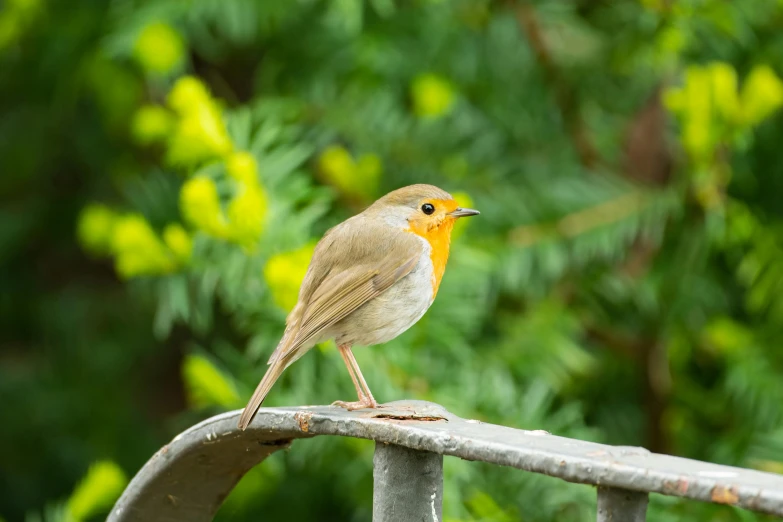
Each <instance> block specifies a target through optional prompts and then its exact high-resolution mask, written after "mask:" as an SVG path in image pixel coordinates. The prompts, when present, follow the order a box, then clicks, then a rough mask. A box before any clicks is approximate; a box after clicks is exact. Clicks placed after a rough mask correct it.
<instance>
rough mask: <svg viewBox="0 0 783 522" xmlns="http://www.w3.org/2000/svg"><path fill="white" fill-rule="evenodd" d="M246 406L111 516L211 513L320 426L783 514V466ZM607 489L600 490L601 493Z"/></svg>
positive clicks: (148, 477)
mask: <svg viewBox="0 0 783 522" xmlns="http://www.w3.org/2000/svg"><path fill="white" fill-rule="evenodd" d="M239 414H240V412H239V411H235V412H230V413H226V414H223V415H218V416H216V417H212V418H211V419H208V420H206V421H204V422H202V423H200V424H198V425H196V426H194V427H192V428H190V429H189V430H187V431H185V432H183V433H182V434H180V435H178V436H177V437H176V438H175V439H174V440H173V441H171V443H169V444H168V445H166V446H165V447H164V448H163V449H161V450H160V451H159V452H158V453H156V454H155V455H154V456H153V457H152V459H150V461H149V462H147V464H146V465H145V466H144V467H143V468H142V469H141V471H139V473H138V474H137V475H136V476H135V477H134V479H133V480H132V481H131V483H130V485H129V486H128V488H127V489H126V490H125V492H124V493H123V495H122V496H121V497H120V499H119V500H118V501H117V504H116V505H115V507H114V509H113V510H112V512H111V514H110V515H109V518H108V520H109V521H110V522H136V521H139V522H141V521H146V522H172V521H179V520H181V521H185V520H188V521H196V522H200V521H207V520H211V519H212V515H213V514H214V513H215V512H216V511H217V509H218V507H219V505H220V502H221V501H222V499H223V498H225V497H226V496H227V495H228V493H229V492H230V491H231V489H232V488H233V487H234V485H235V484H236V482H237V481H238V480H239V479H240V478H241V476H242V475H243V474H244V473H245V472H246V471H247V470H249V469H250V468H252V467H253V466H254V465H256V464H258V463H259V462H261V461H263V460H264V459H265V458H266V457H267V456H268V455H269V454H271V453H272V452H274V451H276V450H277V449H281V448H283V447H286V445H287V444H288V443H289V442H290V441H291V439H295V438H307V437H312V436H315V435H340V436H345V437H358V438H363V439H371V440H374V441H376V442H378V443H388V444H394V445H397V446H403V447H406V448H410V449H412V450H418V451H427V452H431V453H436V454H440V455H451V456H455V457H459V458H462V459H466V460H479V461H483V462H488V463H491V464H498V465H502V466H510V467H514V468H517V469H522V470H526V471H532V472H535V473H543V474H545V475H549V476H552V477H558V478H561V479H563V480H567V481H569V482H579V483H582V484H593V485H600V486H601V487H602V488H617V489H621V490H632V491H640V492H650V493H660V494H663V495H672V496H678V497H684V498H690V499H693V500H701V501H706V502H713V503H719V504H729V505H733V506H736V507H741V508H745V509H749V510H752V511H759V512H762V513H768V514H771V515H777V516H783V475H777V474H774V473H764V472H760V471H755V470H750V469H743V468H734V467H730V466H720V465H717V464H710V463H706V462H699V461H695V460H689V459H682V458H677V457H671V456H668V455H656V454H654V453H650V452H649V451H647V450H645V449H643V448H635V447H622V446H607V445H605V444H597V443H593V442H586V441H581V440H574V439H567V438H564V437H557V436H555V435H551V434H549V433H546V432H544V431H540V430H532V431H530V430H519V429H512V428H507V427H504V426H496V425H492V424H485V423H482V422H478V421H473V420H464V419H461V418H459V417H457V416H455V415H452V414H451V413H449V412H447V411H446V410H444V409H443V408H442V407H441V406H438V405H437V404H432V403H426V402H420V401H408V402H399V403H390V404H386V405H383V407H382V408H379V409H377V410H373V411H367V410H358V411H346V410H344V409H342V408H338V407H330V406H307V407H300V408H262V409H261V410H259V412H258V415H257V416H256V418H255V420H254V421H253V423H252V424H251V425H250V427H249V428H248V429H247V431H244V432H240V431H238V430H237V429H236V424H237V419H238V418H239ZM607 495H609V494H607ZM602 496H604V495H603V494H599V502H602V500H601V497H602ZM438 498H439V497H438V496H437V495H436V500H437V499H438ZM606 499H611V496H606ZM609 502H610V504H609V505H608V507H611V505H613V504H612V502H611V500H610V501H609ZM637 504H638V503H637ZM602 505H603V504H602ZM610 514H611V513H610ZM631 520H633V519H631ZM640 520H643V519H640Z"/></svg>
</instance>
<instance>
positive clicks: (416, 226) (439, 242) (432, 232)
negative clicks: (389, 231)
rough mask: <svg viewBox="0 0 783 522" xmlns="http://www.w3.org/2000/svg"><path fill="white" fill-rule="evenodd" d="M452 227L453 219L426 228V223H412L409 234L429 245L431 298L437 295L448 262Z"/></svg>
mask: <svg viewBox="0 0 783 522" xmlns="http://www.w3.org/2000/svg"><path fill="white" fill-rule="evenodd" d="M453 227H454V220H453V219H445V220H443V221H442V222H441V223H440V224H439V225H437V226H428V224H427V223H419V222H413V223H411V225H410V229H409V231H410V232H413V233H414V234H416V235H417V236H419V237H422V238H424V239H425V240H427V242H428V243H429V244H430V261H432V298H433V299H435V295H437V293H438V287H440V281H441V279H443V273H444V272H445V271H446V262H447V261H448V260H449V245H450V243H451V229H452V228H453Z"/></svg>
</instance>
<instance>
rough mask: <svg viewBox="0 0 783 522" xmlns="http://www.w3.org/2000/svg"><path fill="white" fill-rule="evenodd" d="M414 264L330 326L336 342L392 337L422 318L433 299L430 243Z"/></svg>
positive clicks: (368, 343)
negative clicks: (377, 293)
mask: <svg viewBox="0 0 783 522" xmlns="http://www.w3.org/2000/svg"><path fill="white" fill-rule="evenodd" d="M422 241H423V242H424V243H425V244H426V248H425V249H424V252H423V253H422V256H421V258H420V259H419V262H418V264H417V265H416V267H415V268H414V269H413V270H412V271H411V272H410V273H409V274H408V275H407V276H405V277H403V278H402V279H400V280H399V281H397V282H396V283H395V284H394V285H392V287H391V288H389V289H388V290H386V291H385V292H384V293H382V294H381V295H379V296H378V297H376V298H374V299H372V300H371V301H369V302H368V303H366V304H365V305H363V306H362V307H360V308H359V309H357V310H356V311H355V312H353V313H352V314H351V315H350V316H348V317H346V318H345V319H344V320H342V321H340V322H339V323H337V324H336V325H335V327H334V328H333V329H331V330H332V334H333V336H334V340H335V342H336V343H337V344H350V345H354V344H356V345H360V346H371V345H374V344H381V343H385V342H388V341H391V340H392V339H394V338H395V337H397V336H398V335H400V334H401V333H403V332H404V331H405V330H407V329H408V328H410V327H411V326H413V325H414V324H415V323H416V321H418V320H419V319H421V317H422V316H423V315H424V313H425V312H426V311H427V309H428V308H429V307H430V305H431V304H432V301H433V295H432V262H431V261H430V245H429V243H427V242H426V241H424V240H423V239H422Z"/></svg>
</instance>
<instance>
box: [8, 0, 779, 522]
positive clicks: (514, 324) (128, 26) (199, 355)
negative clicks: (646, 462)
mask: <svg viewBox="0 0 783 522" xmlns="http://www.w3.org/2000/svg"><path fill="white" fill-rule="evenodd" d="M781 23H783V3H782V2H780V1H772V0H770V1H767V2H724V1H721V0H683V1H678V2H674V1H668V0H640V1H636V0H620V1H616V2H591V1H588V0H578V1H575V2H543V1H541V2H533V3H527V2H523V1H522V0H519V1H518V2H513V1H512V2H491V1H488V0H451V1H446V0H441V1H435V0H429V1H428V0H412V1H394V0H368V1H364V0H342V1H340V2H326V1H323V0H309V1H305V2H295V3H291V2H285V1H282V0H265V1H263V2H262V1H255V0H189V1H182V0H157V1H141V0H126V1H122V2H99V1H81V2H72V3H63V2H51V3H44V2H42V1H40V0H9V1H6V2H4V3H3V4H2V6H0V107H1V108H2V114H3V118H2V119H0V158H3V159H2V174H3V176H2V177H1V178H0V195H1V196H2V201H3V205H2V206H0V215H1V216H2V219H0V263H1V264H2V270H0V285H2V293H0V322H1V323H0V331H2V332H3V337H2V340H1V341H0V346H1V347H2V352H0V362H1V364H0V401H1V402H2V404H3V407H2V408H0V424H2V426H3V429H2V430H0V516H2V517H5V520H7V521H8V522H13V521H16V520H30V521H33V520H47V521H54V520H69V519H70V518H74V517H75V518H77V519H80V520H81V519H84V520H87V519H90V518H96V517H100V516H102V515H105V511H106V510H107V509H108V507H109V506H110V505H111V503H112V502H113V500H114V498H116V496H117V495H118V494H119V491H121V489H122V487H123V485H124V483H125V476H126V475H132V474H133V473H135V472H136V470H138V469H139V467H140V466H141V465H142V464H143V463H144V462H145V461H146V459H147V458H149V457H150V456H151V455H152V454H153V453H154V451H156V450H157V449H158V448H159V447H160V446H161V445H163V444H164V443H165V442H166V441H167V440H169V439H170V438H171V437H172V436H173V435H174V434H176V433H177V432H179V431H181V430H182V429H184V428H185V427H187V426H189V425H190V424H192V423H194V422H196V421H198V420H199V419H202V418H204V417H206V416H208V415H210V414H213V413H216V412H219V411H223V410H226V409H232V408H237V407H241V406H242V405H243V403H244V400H245V399H246V398H247V397H248V396H249V395H250V392H251V390H252V389H253V387H254V386H255V384H256V383H257V381H258V379H259V378H260V377H261V375H262V374H263V372H264V370H265V367H266V364H265V363H266V360H267V358H268V356H269V354H270V353H271V351H272V350H273V348H274V346H275V345H276V343H277V341H278V339H279V337H280V335H281V333H282V331H283V326H284V318H285V315H286V312H287V311H288V310H289V309H290V308H291V307H292V306H293V304H294V303H295V300H296V293H297V289H298V284H299V282H300V281H301V279H302V277H303V275H304V272H305V270H306V267H307V263H308V261H309V257H310V255H311V253H312V249H313V245H314V242H315V241H316V240H317V239H318V238H319V237H320V236H321V235H322V234H323V232H324V231H325V230H326V229H327V228H328V227H330V226H332V225H334V224H336V223H338V222H339V221H341V220H343V219H345V218H347V217H349V216H350V215H352V214H354V213H356V212H358V211H360V210H361V209H362V208H363V207H364V206H366V205H367V204H368V203H370V202H371V201H372V200H373V199H375V198H377V197H378V196H380V195H382V194H383V193H385V192H387V191H389V190H392V189H394V188H398V187H400V186H403V185H406V184H410V183H416V182H427V183H432V184H436V185H439V186H441V187H443V188H445V189H447V190H449V191H451V192H452V193H454V194H455V195H456V196H457V197H458V198H459V199H460V201H462V202H463V203H465V204H467V202H472V205H475V206H476V207H477V208H479V209H480V210H481V211H482V215H481V217H479V218H476V219H474V220H471V221H470V222H466V223H464V224H461V225H460V227H459V228H458V229H457V230H456V231H455V237H454V245H453V249H452V259H451V261H450V264H449V269H448V270H447V274H446V276H445V278H444V281H443V284H442V286H441V289H440V295H439V297H438V299H437V300H436V302H435V304H434V305H433V307H432V309H431V310H430V311H429V312H428V313H427V315H425V317H424V318H423V319H422V320H421V321H420V322H419V324H417V325H416V326H415V327H413V328H412V329H411V330H410V331H409V332H407V333H405V334H404V335H402V336H401V337H400V338H399V339H396V340H394V341H392V342H390V343H388V344H387V345H385V346H384V347H377V348H372V349H359V350H357V353H356V355H357V358H358V359H359V362H360V364H361V367H362V369H363V371H364V373H365V375H366V377H367V379H368V381H369V382H370V384H371V386H372V389H373V392H374V393H375V395H376V397H378V398H379V399H380V400H382V401H386V400H395V399H402V398H417V399H426V400H431V401H435V402H438V403H441V404H443V405H444V406H446V407H447V408H448V409H450V410H451V411H452V412H454V413H456V414H458V415H460V416H462V417H465V418H477V419H482V420H484V421H488V422H494V423H499V424H505V425H508V426H513V427H520V428H531V429H545V430H548V431H551V432H554V433H557V434H559V435H564V436H569V437H577V438H583V439H588V440H598V441H603V442H608V443H613V444H624V445H644V446H646V447H648V448H651V449H653V450H654V451H659V452H668V453H673V454H677V455H683V456H687V457H692V458H697V459H704V460H709V461H714V462H719V463H726V464H732V465H739V466H747V467H753V468H757V469H762V470H766V471H772V472H778V473H781V472H783V444H781V440H783V439H782V437H783V385H782V384H781V383H783V352H781V350H780V348H779V346H780V345H781V343H783V330H782V329H781V327H780V325H781V320H783V268H782V267H783V235H782V234H783V205H781V202H780V199H781V194H783V149H781V147H780V143H781V140H783V116H781V110H780V109H781V106H783V82H782V81H781V76H783V65H781V64H783V33H781V31H780V30H779V28H780V26H781ZM352 394H353V388H352V386H351V382H350V379H349V378H348V375H347V373H346V370H345V369H344V367H343V365H342V361H341V360H340V358H339V357H337V354H336V350H335V348H334V346H333V344H331V343H326V344H323V345H320V346H318V347H317V348H316V349H314V350H313V351H312V352H311V353H310V354H308V355H307V356H306V357H304V358H303V359H301V360H300V361H299V362H297V363H296V364H295V365H294V366H293V367H291V368H290V369H289V370H288V371H287V372H286V374H284V376H283V378H282V379H281V381H280V382H279V383H278V384H277V385H276V387H275V388H274V389H273V391H272V393H271V394H270V396H269V398H268V400H267V405H269V406H274V405H282V404H288V405H293V404H314V403H321V404H323V403H329V402H331V401H334V400H337V399H350V398H351V397H352ZM107 459H108V460H107ZM371 461H372V445H371V444H370V443H367V442H366V441H359V440H327V439H324V440H318V439H316V440H310V441H302V442H299V443H296V444H294V447H293V449H292V451H290V452H288V453H285V454H282V453H281V454H278V455H275V456H274V457H272V458H271V459H269V461H267V462H266V463H264V464H263V465H262V466H260V467H258V468H257V469H255V470H253V471H252V472H251V473H249V474H248V476H247V477H246V478H245V479H243V481H242V482H241V483H240V484H239V486H238V487H237V489H236V490H235V491H234V493H233V494H232V495H231V496H230V497H229V498H228V499H227V501H226V504H225V506H224V508H223V509H222V510H221V512H220V514H219V517H218V518H219V519H221V520H231V521H239V520H254V519H256V518H257V517H258V514H259V513H264V514H265V515H266V516H267V517H268V518H269V519H270V520H275V519H285V520H305V519H317V520H327V518H325V517H326V515H324V514H325V513H329V515H328V516H329V517H331V518H329V519H330V520H367V519H368V518H369V516H370V512H371V511H370V508H371V506H370V502H371V483H372V480H371ZM92 463H96V464H94V465H92V467H90V466H91V464H92ZM88 470H89V471H88ZM82 477H86V478H82ZM96 477H97V478H96ZM445 480H446V485H445V487H446V491H447V492H448V494H447V495H446V499H445V509H444V516H445V518H446V520H449V521H479V520H481V521H505V520H519V519H521V520H540V521H550V520H557V521H577V520H588V519H590V517H591V516H592V512H593V510H594V506H595V495H594V492H593V491H591V489H590V488H587V487H583V486H578V485H569V484H565V483H562V482H559V481H557V480H553V479H549V478H547V477H542V476H537V475H531V474H525V473H521V472H517V471H513V470H509V469H502V468H496V467H492V466H488V465H484V464H480V463H468V462H463V461H456V460H453V459H447V461H446V479H445ZM77 484H80V485H79V486H78V487H77V486H76V485H77ZM302 498H307V499H308V502H302V501H301V499H302ZM651 511H652V513H651V518H652V519H654V520H667V521H668V520H671V521H686V520H718V521H739V520H742V521H745V520H763V519H764V517H761V516H756V515H753V514H749V513H744V512H740V511H738V510H734V509H733V508H730V507H725V506H712V505H705V504H699V503H691V502H683V501H680V500H677V499H670V498H660V497H655V498H653V501H652V505H651ZM69 517H70V518H69Z"/></svg>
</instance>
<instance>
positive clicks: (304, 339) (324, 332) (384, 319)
mask: <svg viewBox="0 0 783 522" xmlns="http://www.w3.org/2000/svg"><path fill="white" fill-rule="evenodd" d="M478 214H479V211H477V210H473V209H470V208H462V207H460V206H459V205H458V204H457V202H456V201H455V200H454V198H453V197H452V196H451V194H449V193H448V192H446V191H444V190H442V189H440V188H438V187H436V186H433V185H426V184H417V185H410V186H407V187H402V188H399V189H397V190H394V191H392V192H389V193H388V194H386V195H385V196H383V197H381V198H380V199H378V200H377V201H375V202H374V203H373V204H372V205H370V206H369V207H367V208H366V209H365V210H364V211H363V212H361V213H359V214H357V215H355V216H353V217H351V218H349V219H347V220H345V221H343V222H342V223H340V224H338V225H336V226H334V227H332V228H331V229H329V230H327V232H326V233H325V234H324V236H323V238H321V240H320V241H319V242H318V244H317V245H316V247H315V250H314V252H313V257H312V259H311V261H310V264H309V266H308V268H307V272H306V274H305V277H304V280H303V281H302V285H301V287H300V289H299V297H298V301H297V303H296V306H294V308H293V309H292V310H291V312H290V314H289V315H288V317H287V318H286V327H285V332H284V334H283V337H282V339H281V340H280V342H279V343H278V345H277V348H276V349H275V350H274V352H273V353H272V356H271V357H270V358H269V361H268V369H267V371H266V373H265V374H264V377H263V378H262V379H261V382H260V383H259V384H258V387H257V388H256V390H255V392H254V393H253V395H252V397H251V398H250V401H249V402H248V403H247V406H245V409H244V410H243V411H242V414H241V416H240V418H239V423H238V425H239V429H240V430H245V429H246V428H247V426H248V425H249V424H250V422H251V421H252V420H253V417H254V416H255V414H256V412H257V411H258V409H259V408H260V407H261V404H262V403H263V401H264V399H265V398H266V396H267V394H268V393H269V391H270V389H271V388H272V385H273V384H274V383H275V381H277V379H278V378H279V377H280V375H281V374H282V373H283V371H284V370H285V369H286V368H288V367H289V366H290V365H291V364H293V363H294V362H295V361H296V360H297V359H299V358H300V357H302V356H303V355H304V354H305V353H306V352H307V351H308V350H310V348H312V347H313V346H315V345H316V344H319V343H321V342H324V341H327V340H330V339H333V340H334V341H335V343H336V345H337V348H338V351H339V352H340V355H341V356H342V358H343V361H344V362H345V366H346V367H347V368H348V373H349V375H350V377H351V380H352V381H353V385H354V387H355V388H356V394H357V396H358V399H359V400H358V401H354V402H344V401H335V402H334V403H333V405H336V406H341V407H344V408H346V409H348V410H355V409H362V408H377V407H378V403H377V402H376V401H375V398H374V397H373V395H372V393H371V391H370V388H369V386H368V385H367V381H366V380H365V378H364V376H363V375H362V372H361V370H360V369H359V364H358V363H357V362H356V359H355V358H354V355H353V352H352V351H351V348H352V347H353V346H355V345H360V346H372V345H377V344H383V343H386V342H388V341H390V340H392V339H394V338H395V337H397V336H398V335H400V334H401V333H403V332H404V331H406V330H407V329H408V328H410V327H411V326H413V325H414V324H415V323H416V322H417V321H418V320H419V319H421V317H422V316H423V315H424V313H425V312H426V311H427V310H428V309H429V307H430V305H432V302H433V301H434V300H435V296H436V295H437V293H438V288H439V286H440V282H441V279H442V277H443V273H444V271H445V269H446V262H447V261H448V258H449V245H450V242H451V231H452V228H453V227H454V223H455V222H456V220H457V219H459V218H463V217H467V216H475V215H478Z"/></svg>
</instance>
